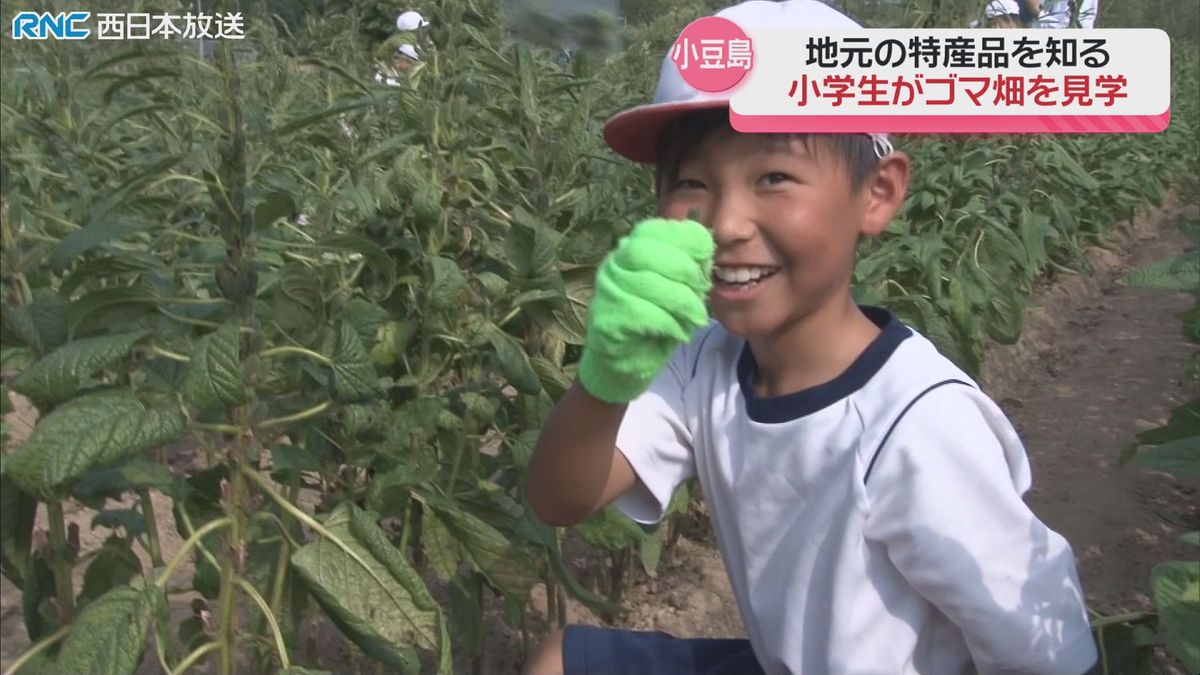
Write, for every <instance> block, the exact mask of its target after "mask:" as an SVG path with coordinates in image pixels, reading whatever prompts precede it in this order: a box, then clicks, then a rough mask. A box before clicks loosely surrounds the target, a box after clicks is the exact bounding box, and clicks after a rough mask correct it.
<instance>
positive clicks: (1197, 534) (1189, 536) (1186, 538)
mask: <svg viewBox="0 0 1200 675" xmlns="http://www.w3.org/2000/svg"><path fill="white" fill-rule="evenodd" d="M1179 543H1181V544H1190V545H1192V546H1200V530H1192V531H1191V532H1184V533H1183V534H1182V535H1180V536H1179Z"/></svg>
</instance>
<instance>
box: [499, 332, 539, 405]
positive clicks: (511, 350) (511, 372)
mask: <svg viewBox="0 0 1200 675" xmlns="http://www.w3.org/2000/svg"><path fill="white" fill-rule="evenodd" d="M488 339H489V341H490V342H491V343H492V349H494V350H496V357H497V358H498V359H499V360H500V372H502V373H504V377H505V379H507V380H508V382H509V384H511V385H512V386H513V387H515V388H516V390H517V391H519V392H521V393H522V394H533V395H536V394H537V393H538V392H540V391H541V390H542V383H541V380H539V379H538V376H537V373H535V372H534V370H533V366H531V365H530V364H529V357H528V356H527V355H526V354H525V350H524V349H522V348H521V343H519V342H517V340H516V338H514V337H513V336H511V335H509V334H508V333H505V332H504V331H503V330H501V329H500V328H498V327H496V328H493V329H492V331H491V333H490V334H489V335H488Z"/></svg>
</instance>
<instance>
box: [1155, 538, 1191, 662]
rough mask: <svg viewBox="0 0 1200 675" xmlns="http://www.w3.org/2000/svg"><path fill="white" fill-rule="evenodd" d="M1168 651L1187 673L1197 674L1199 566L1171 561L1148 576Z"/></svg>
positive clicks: (1156, 568)
mask: <svg viewBox="0 0 1200 675" xmlns="http://www.w3.org/2000/svg"><path fill="white" fill-rule="evenodd" d="M1150 579H1151V583H1152V584H1153V586H1154V604H1155V606H1156V607H1157V608H1158V612H1159V615H1160V616H1161V617H1162V623H1163V627H1164V628H1166V630H1167V648H1168V649H1169V650H1170V651H1171V653H1173V654H1174V655H1175V656H1176V657H1178V658H1179V660H1180V661H1182V662H1183V665H1184V666H1185V667H1186V668H1187V669H1188V670H1189V671H1190V672H1193V673H1195V672H1200V565H1197V564H1196V562H1195V561H1181V560H1176V561H1171V562H1166V563H1162V564H1160V565H1157V566H1155V568H1154V570H1153V571H1152V572H1151V573H1150Z"/></svg>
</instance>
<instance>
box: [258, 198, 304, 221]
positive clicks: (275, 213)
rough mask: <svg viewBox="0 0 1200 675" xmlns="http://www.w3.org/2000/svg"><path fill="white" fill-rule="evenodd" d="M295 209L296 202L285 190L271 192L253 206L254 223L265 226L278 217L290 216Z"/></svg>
mask: <svg viewBox="0 0 1200 675" xmlns="http://www.w3.org/2000/svg"><path fill="white" fill-rule="evenodd" d="M295 211H296V202H295V200H293V199H292V197H291V195H289V194H287V193H286V192H272V193H271V194H270V195H268V196H267V198H266V199H265V200H263V201H262V203H260V204H259V205H258V206H256V207H254V224H255V226H256V227H258V228H265V227H266V226H268V225H270V224H272V223H274V222H275V221H276V220H279V219H280V218H290V217H291V216H292V214H293V213H295Z"/></svg>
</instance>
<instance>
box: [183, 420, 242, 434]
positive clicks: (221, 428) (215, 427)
mask: <svg viewBox="0 0 1200 675" xmlns="http://www.w3.org/2000/svg"><path fill="white" fill-rule="evenodd" d="M192 428H193V429H198V430H200V431H212V432H214V433H220V434H233V435H237V434H240V433H242V428H241V427H235V426H233V425H232V424H203V423H201V422H192Z"/></svg>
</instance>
